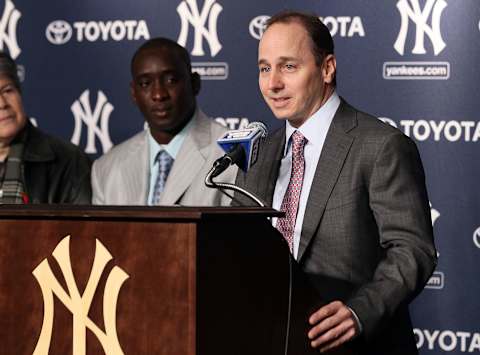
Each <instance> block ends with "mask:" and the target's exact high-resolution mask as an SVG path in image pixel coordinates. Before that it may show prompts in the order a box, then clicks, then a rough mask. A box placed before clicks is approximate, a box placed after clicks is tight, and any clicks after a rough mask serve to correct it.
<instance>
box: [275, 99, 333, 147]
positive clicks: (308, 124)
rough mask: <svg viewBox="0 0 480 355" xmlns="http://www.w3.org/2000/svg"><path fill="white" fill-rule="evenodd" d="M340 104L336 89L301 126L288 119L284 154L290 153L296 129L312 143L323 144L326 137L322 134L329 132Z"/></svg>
mask: <svg viewBox="0 0 480 355" xmlns="http://www.w3.org/2000/svg"><path fill="white" fill-rule="evenodd" d="M338 106H340V97H339V96H338V94H337V92H336V91H334V92H333V94H332V95H331V96H330V97H329V98H328V100H327V102H325V104H323V105H322V106H321V107H320V108H319V109H318V111H316V112H315V113H314V114H313V115H312V116H310V117H309V118H308V119H307V120H306V121H305V122H304V123H303V124H302V125H301V126H300V127H299V128H295V127H293V126H292V125H291V124H290V122H288V121H287V122H286V127H285V128H286V129H285V138H286V140H285V142H287V143H286V144H285V150H284V152H283V153H284V156H285V155H287V153H288V149H289V146H290V138H291V137H292V134H293V132H295V131H299V132H300V133H301V134H302V135H303V136H304V137H305V138H307V141H308V143H310V144H314V145H317V144H323V141H324V139H322V136H323V135H326V134H327V131H328V128H329V127H330V123H331V122H332V120H333V116H334V115H335V112H337V109H338ZM318 132H321V133H322V134H321V135H319V134H318Z"/></svg>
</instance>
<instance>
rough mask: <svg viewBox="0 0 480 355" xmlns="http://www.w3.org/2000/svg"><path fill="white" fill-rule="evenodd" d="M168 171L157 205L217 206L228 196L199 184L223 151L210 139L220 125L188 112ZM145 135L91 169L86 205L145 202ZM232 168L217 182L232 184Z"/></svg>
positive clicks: (216, 135)
mask: <svg viewBox="0 0 480 355" xmlns="http://www.w3.org/2000/svg"><path fill="white" fill-rule="evenodd" d="M193 119H194V122H193V126H192V127H191V129H190V131H189V134H188V135H187V136H186V137H185V141H184V142H183V144H182V146H181V148H180V151H179V152H178V155H177V157H176V159H175V162H174V164H173V166H172V169H171V170H170V174H169V175H168V179H167V183H166V185H165V190H164V191H163V193H162V196H161V200H160V204H161V205H174V204H179V205H185V206H220V205H228V204H229V202H230V198H228V197H227V196H226V195H224V194H223V193H221V192H220V191H219V190H216V189H211V188H208V187H206V186H205V184H204V179H205V176H206V175H207V173H208V171H209V170H210V168H211V167H212V165H213V163H214V161H215V160H216V159H217V158H219V157H220V156H222V155H223V152H222V150H221V149H220V147H219V146H218V145H217V143H216V140H217V139H218V138H219V137H220V136H221V135H222V134H223V133H224V132H225V131H226V128H224V127H222V126H221V125H220V124H218V123H216V122H214V121H213V120H212V119H210V118H208V117H206V116H205V114H204V113H203V112H201V111H198V114H197V115H195V116H194V118H193ZM148 149H149V148H148V136H147V132H146V131H143V132H140V133H138V134H137V135H135V136H133V137H132V138H130V139H129V140H127V141H125V142H123V143H121V144H119V145H117V146H115V147H114V148H113V149H112V150H110V151H109V152H108V153H107V154H105V155H104V156H102V157H101V158H100V159H98V160H96V161H95V162H94V164H93V167H92V190H93V197H92V203H93V204H96V205H147V198H148V188H149V183H150V171H149V162H148V159H149V152H148ZM236 172H237V170H236V168H234V167H230V168H229V169H228V170H227V171H225V172H224V173H223V174H222V175H221V176H220V177H219V179H218V180H219V181H225V182H233V181H234V180H235V175H236Z"/></svg>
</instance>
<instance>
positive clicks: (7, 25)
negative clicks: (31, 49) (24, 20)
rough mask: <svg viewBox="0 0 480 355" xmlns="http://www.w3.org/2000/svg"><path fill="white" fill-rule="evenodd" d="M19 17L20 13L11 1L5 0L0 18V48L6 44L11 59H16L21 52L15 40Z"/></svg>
mask: <svg viewBox="0 0 480 355" xmlns="http://www.w3.org/2000/svg"><path fill="white" fill-rule="evenodd" d="M20 17H22V14H21V13H20V11H18V10H17V9H16V8H15V5H14V4H13V2H11V1H10V0H6V1H5V8H4V9H3V15H2V19H1V20H0V50H2V51H3V48H4V44H6V45H7V47H8V53H10V56H11V57H12V58H13V59H16V58H17V57H18V56H19V55H20V53H21V52H22V50H21V49H20V47H19V46H18V42H17V23H18V20H19V19H20Z"/></svg>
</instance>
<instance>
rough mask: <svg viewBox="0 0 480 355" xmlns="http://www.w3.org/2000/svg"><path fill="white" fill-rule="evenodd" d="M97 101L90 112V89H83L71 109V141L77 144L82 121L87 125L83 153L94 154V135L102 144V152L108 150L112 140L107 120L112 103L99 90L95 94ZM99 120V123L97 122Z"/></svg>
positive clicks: (80, 133)
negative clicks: (72, 126)
mask: <svg viewBox="0 0 480 355" xmlns="http://www.w3.org/2000/svg"><path fill="white" fill-rule="evenodd" d="M97 95H98V96H97V103H96V105H95V109H94V110H93V112H92V107H91V106H90V91H89V90H85V91H84V92H83V93H82V95H80V99H79V100H76V101H75V102H74V103H73V104H72V106H71V110H72V113H73V116H74V118H75V129H74V131H73V135H72V139H71V142H72V143H74V144H76V145H79V144H80V137H81V135H82V123H84V124H85V125H86V126H87V129H88V131H87V144H86V147H85V153H89V154H96V153H97V149H96V147H95V137H97V138H98V139H99V141H100V143H101V145H102V150H103V154H105V153H106V152H108V151H109V150H110V148H111V147H112V145H113V144H112V141H111V140H110V135H109V132H108V121H109V119H110V114H111V113H112V111H113V105H112V104H111V103H109V102H108V100H107V97H106V96H105V94H104V93H103V92H102V91H101V90H100V91H98V94H97ZM98 121H100V125H99V122H98Z"/></svg>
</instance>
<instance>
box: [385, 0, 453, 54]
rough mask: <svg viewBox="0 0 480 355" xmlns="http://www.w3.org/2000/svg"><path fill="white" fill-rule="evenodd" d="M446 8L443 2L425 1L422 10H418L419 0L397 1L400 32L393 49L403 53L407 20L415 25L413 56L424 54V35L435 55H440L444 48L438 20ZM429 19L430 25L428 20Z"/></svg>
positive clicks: (441, 0) (445, 3)
mask: <svg viewBox="0 0 480 355" xmlns="http://www.w3.org/2000/svg"><path fill="white" fill-rule="evenodd" d="M446 6H447V2H446V1H445V0H426V3H425V7H424V8H423V10H422V9H421V8H420V4H419V0H399V1H398V2H397V9H398V11H399V12H400V16H401V21H402V22H401V25H400V31H399V33H398V37H397V40H396V41H395V44H394V45H393V47H394V48H395V50H396V51H397V52H398V53H399V54H400V55H403V54H404V51H405V41H406V39H407V33H408V28H409V27H408V26H409V23H410V22H409V20H411V21H412V22H413V23H415V25H416V32H415V45H414V47H413V50H412V53H413V54H425V53H426V50H425V43H424V42H425V35H427V36H428V38H429V39H430V41H431V42H432V45H433V51H434V53H435V55H438V54H440V52H442V51H443V49H444V48H445V47H446V44H445V42H444V41H443V39H442V33H441V32H440V18H441V16H442V12H443V10H444V9H445V7H446ZM430 17H431V25H430V26H429V25H428V20H429V18H430Z"/></svg>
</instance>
